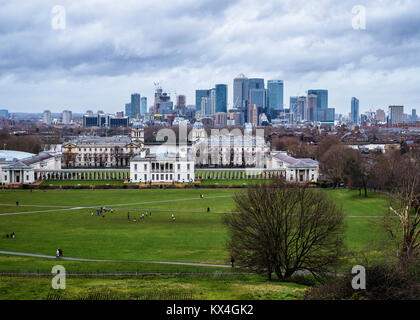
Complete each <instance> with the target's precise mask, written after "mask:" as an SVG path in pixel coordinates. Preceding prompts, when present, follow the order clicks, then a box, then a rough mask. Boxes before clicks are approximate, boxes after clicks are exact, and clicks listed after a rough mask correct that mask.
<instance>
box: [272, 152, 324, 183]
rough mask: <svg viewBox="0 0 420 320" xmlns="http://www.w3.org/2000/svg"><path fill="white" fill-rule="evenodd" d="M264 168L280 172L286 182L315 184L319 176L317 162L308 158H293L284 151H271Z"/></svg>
mask: <svg viewBox="0 0 420 320" xmlns="http://www.w3.org/2000/svg"><path fill="white" fill-rule="evenodd" d="M266 167H267V169H271V170H282V171H283V172H284V173H283V176H284V177H285V178H286V181H290V182H316V181H318V176H319V164H318V161H316V160H313V159H309V158H301V159H298V158H293V157H291V156H289V155H287V153H286V152H285V151H273V152H271V154H270V156H268V157H267V158H266Z"/></svg>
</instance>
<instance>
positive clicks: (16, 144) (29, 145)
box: [0, 130, 44, 154]
mask: <svg viewBox="0 0 420 320" xmlns="http://www.w3.org/2000/svg"><path fill="white" fill-rule="evenodd" d="M43 143H44V142H43V141H42V139H41V138H40V137H39V136H36V135H25V136H15V135H10V134H9V133H8V132H7V131H4V130H3V131H0V147H1V148H2V149H6V150H16V151H24V152H30V153H35V154H37V153H39V152H40V151H42V145H43Z"/></svg>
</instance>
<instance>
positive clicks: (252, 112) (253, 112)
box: [248, 104, 258, 127]
mask: <svg viewBox="0 0 420 320" xmlns="http://www.w3.org/2000/svg"><path fill="white" fill-rule="evenodd" d="M248 123H250V124H252V126H254V127H256V126H257V125H258V108H257V105H256V104H250V105H249V106H248Z"/></svg>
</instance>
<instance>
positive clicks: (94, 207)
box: [0, 195, 233, 216]
mask: <svg viewBox="0 0 420 320" xmlns="http://www.w3.org/2000/svg"><path fill="white" fill-rule="evenodd" d="M230 197H233V195H224V196H213V197H205V198H203V199H216V198H230ZM191 200H201V198H197V197H194V198H184V199H172V200H155V201H144V202H135V203H118V204H106V205H104V204H102V205H97V206H88V207H67V206H57V207H56V208H57V209H50V210H36V211H21V212H5V213H0V216H12V215H19V214H30V213H44V212H58V211H72V210H84V209H97V208H99V207H106V208H110V209H111V208H115V207H121V206H135V205H141V204H152V203H167V202H177V201H191ZM2 205H3V206H8V204H0V206H2ZM22 206H26V207H31V206H32V207H38V206H41V205H22ZM44 207H47V206H44ZM51 207H53V206H51ZM130 209H131V210H132V209H135V208H129V210H130ZM153 210H155V209H153Z"/></svg>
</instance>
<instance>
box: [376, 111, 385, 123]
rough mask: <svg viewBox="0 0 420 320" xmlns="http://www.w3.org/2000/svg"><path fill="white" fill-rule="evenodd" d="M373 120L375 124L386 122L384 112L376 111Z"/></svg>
mask: <svg viewBox="0 0 420 320" xmlns="http://www.w3.org/2000/svg"><path fill="white" fill-rule="evenodd" d="M375 120H376V121H377V122H386V117H385V111H384V110H382V109H378V110H376V114H375Z"/></svg>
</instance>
